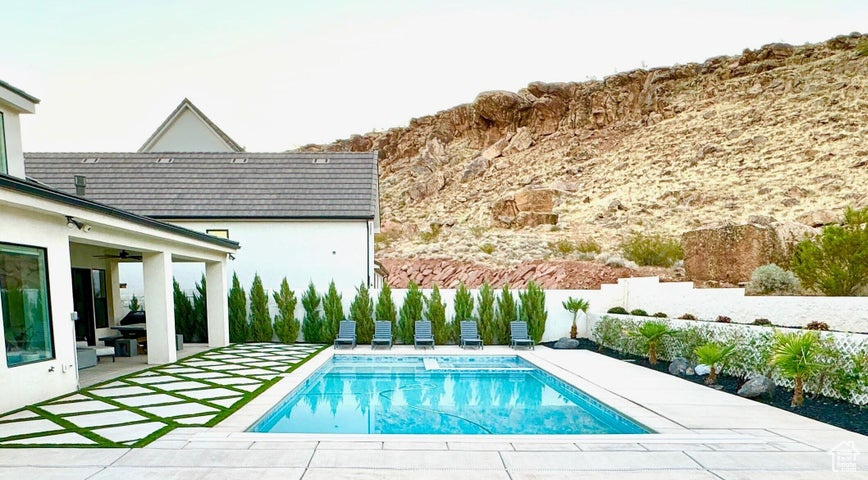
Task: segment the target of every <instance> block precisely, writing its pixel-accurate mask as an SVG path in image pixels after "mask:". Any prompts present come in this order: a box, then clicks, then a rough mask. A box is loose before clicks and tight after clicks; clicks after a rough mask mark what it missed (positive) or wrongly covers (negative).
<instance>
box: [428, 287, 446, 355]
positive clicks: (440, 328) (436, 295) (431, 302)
mask: <svg viewBox="0 0 868 480" xmlns="http://www.w3.org/2000/svg"><path fill="white" fill-rule="evenodd" d="M425 319H427V320H428V321H429V322H431V334H432V335H433V336H434V343H435V344H437V345H443V344H445V343H446V342H448V341H449V338H450V337H451V336H452V332H451V331H450V329H449V326H448V325H446V303H444V302H443V300H442V297H441V296H440V289H439V288H438V287H437V285H434V288H433V289H431V296H429V297H428V298H427V299H425Z"/></svg>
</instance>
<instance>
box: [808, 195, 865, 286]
mask: <svg viewBox="0 0 868 480" xmlns="http://www.w3.org/2000/svg"><path fill="white" fill-rule="evenodd" d="M791 267H792V269H793V273H795V275H796V277H798V279H799V281H801V283H802V286H804V287H805V288H808V289H812V290H817V291H820V292H822V293H823V294H825V295H836V296H854V295H859V294H860V293H862V292H863V291H864V290H865V289H866V287H868V207H866V208H863V209H861V210H853V209H852V208H847V210H846V211H845V212H844V225H828V226H826V227H824V228H823V233H822V234H820V235H819V236H818V237H816V238H806V239H805V240H802V241H801V242H799V244H798V245H796V248H795V253H794V254H793V260H792V262H791Z"/></svg>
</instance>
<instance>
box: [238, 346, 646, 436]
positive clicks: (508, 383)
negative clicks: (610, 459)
mask: <svg viewBox="0 0 868 480" xmlns="http://www.w3.org/2000/svg"><path fill="white" fill-rule="evenodd" d="M249 431H253V432H277V433H383V434H587V433H597V434H599V433H648V430H646V429H645V428H644V427H642V426H641V425H639V424H637V423H635V422H633V421H632V420H630V419H628V418H626V417H624V416H623V415H620V414H618V413H617V412H615V411H614V410H612V409H611V408H609V407H608V406H606V405H604V404H602V403H600V402H599V401H597V400H596V399H594V398H593V397H591V396H589V395H587V394H586V393H584V392H582V391H580V390H578V389H576V388H575V387H572V386H570V385H568V384H566V383H564V382H562V381H560V380H558V379H557V378H555V377H553V376H551V375H549V374H548V373H546V372H544V371H542V370H540V369H539V368H536V367H535V366H534V365H533V364H531V363H530V362H527V361H525V360H524V359H522V358H519V357H515V356H513V357H502V356H501V357H494V356H476V357H458V356H438V357H403V356H402V357H397V356H388V357H381V356H345V355H339V356H335V357H333V358H332V359H331V360H330V361H329V362H328V363H326V364H325V365H323V366H322V367H321V368H320V369H318V370H317V371H316V372H315V373H314V374H313V375H311V376H310V378H308V379H307V380H306V381H305V382H304V383H302V385H300V386H299V387H298V388H297V389H296V390H295V391H293V392H292V393H290V394H289V395H287V396H286V397H285V398H284V399H283V400H281V401H280V402H279V403H278V404H277V405H276V406H275V407H274V408H272V409H271V411H270V412H269V413H268V414H266V415H265V416H264V417H263V418H262V419H261V420H260V421H259V422H257V423H256V424H255V425H254V426H253V427H251V428H250V429H249Z"/></svg>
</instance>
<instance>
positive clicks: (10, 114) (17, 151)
mask: <svg viewBox="0 0 868 480" xmlns="http://www.w3.org/2000/svg"><path fill="white" fill-rule="evenodd" d="M0 112H3V130H4V133H5V140H6V142H5V143H6V162H7V168H8V170H7V172H6V173H7V174H9V175H12V176H13V177H18V178H24V154H23V153H22V149H21V122H20V120H19V117H18V113H19V112H18V111H17V110H14V109H12V108H10V107H9V106H8V105H4V103H3V102H2V101H0Z"/></svg>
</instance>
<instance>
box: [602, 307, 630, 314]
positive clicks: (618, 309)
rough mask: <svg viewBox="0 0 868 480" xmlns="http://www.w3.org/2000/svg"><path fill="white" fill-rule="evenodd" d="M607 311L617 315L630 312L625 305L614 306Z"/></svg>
mask: <svg viewBox="0 0 868 480" xmlns="http://www.w3.org/2000/svg"><path fill="white" fill-rule="evenodd" d="M606 313H614V314H617V315H629V314H630V312H628V311H627V309H626V308H624V307H612V308H610V309H609V310H608V311H606Z"/></svg>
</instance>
